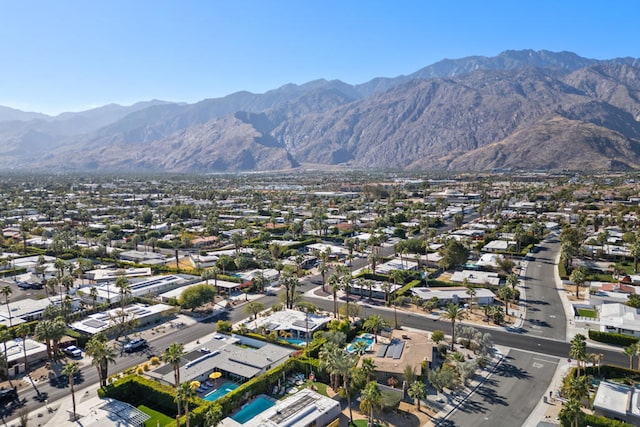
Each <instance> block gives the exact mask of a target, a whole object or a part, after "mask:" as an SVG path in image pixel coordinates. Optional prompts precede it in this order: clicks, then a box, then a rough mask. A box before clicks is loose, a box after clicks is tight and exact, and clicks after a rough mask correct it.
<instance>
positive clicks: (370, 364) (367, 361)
mask: <svg viewBox="0 0 640 427" xmlns="http://www.w3.org/2000/svg"><path fill="white" fill-rule="evenodd" d="M360 369H361V370H362V373H363V374H364V375H365V376H366V377H367V381H371V377H372V376H373V374H374V373H375V372H376V362H374V361H373V359H372V358H370V357H365V358H363V359H362V363H361V364H360Z"/></svg>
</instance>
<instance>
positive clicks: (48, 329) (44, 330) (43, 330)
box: [0, 319, 53, 360]
mask: <svg viewBox="0 0 640 427" xmlns="http://www.w3.org/2000/svg"><path fill="white" fill-rule="evenodd" d="M52 328H53V320H49V319H43V320H41V321H39V322H38V324H37V325H36V328H35V330H34V333H35V338H36V339H37V340H38V341H41V342H43V343H44V344H45V345H46V346H47V358H48V359H49V360H51V359H52V356H51V336H52ZM3 332H7V333H8V331H6V330H4V331H0V334H2V333H3ZM0 339H1V338H0Z"/></svg>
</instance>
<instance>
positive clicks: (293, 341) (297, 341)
mask: <svg viewBox="0 0 640 427" xmlns="http://www.w3.org/2000/svg"><path fill="white" fill-rule="evenodd" d="M285 341H286V342H288V343H291V344H295V345H301V346H305V345H307V340H303V339H300V338H285Z"/></svg>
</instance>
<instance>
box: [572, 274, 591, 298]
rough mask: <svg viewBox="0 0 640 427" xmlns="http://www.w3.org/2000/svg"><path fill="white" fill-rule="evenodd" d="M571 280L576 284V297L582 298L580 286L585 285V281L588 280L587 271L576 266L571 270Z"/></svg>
mask: <svg viewBox="0 0 640 427" xmlns="http://www.w3.org/2000/svg"><path fill="white" fill-rule="evenodd" d="M569 280H571V281H572V282H573V283H574V284H575V285H576V299H580V286H582V285H584V282H586V281H587V275H586V273H585V272H584V270H582V269H581V268H576V269H575V270H573V271H572V272H571V275H570V276H569Z"/></svg>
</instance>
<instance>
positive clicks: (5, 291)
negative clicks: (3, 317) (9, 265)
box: [0, 285, 13, 327]
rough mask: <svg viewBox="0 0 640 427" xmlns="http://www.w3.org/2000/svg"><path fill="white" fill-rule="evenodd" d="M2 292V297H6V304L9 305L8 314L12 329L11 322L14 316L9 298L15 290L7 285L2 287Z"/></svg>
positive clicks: (11, 324)
mask: <svg viewBox="0 0 640 427" xmlns="http://www.w3.org/2000/svg"><path fill="white" fill-rule="evenodd" d="M0 292H1V293H2V295H4V302H5V304H7V313H9V327H12V326H13V323H12V321H11V318H12V316H11V308H10V307H9V297H10V296H11V294H12V293H13V289H11V286H9V285H5V286H3V287H2V289H0Z"/></svg>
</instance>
